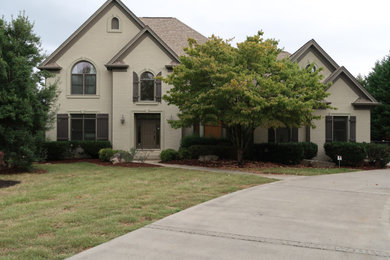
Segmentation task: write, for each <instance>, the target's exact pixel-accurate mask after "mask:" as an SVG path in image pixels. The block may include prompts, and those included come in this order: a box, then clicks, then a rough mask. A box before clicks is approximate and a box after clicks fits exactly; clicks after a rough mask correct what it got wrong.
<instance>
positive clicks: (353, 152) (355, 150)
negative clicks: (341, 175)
mask: <svg viewBox="0 0 390 260" xmlns="http://www.w3.org/2000/svg"><path fill="white" fill-rule="evenodd" d="M324 148H325V153H326V155H328V156H329V157H330V158H331V159H332V161H333V162H334V163H337V164H338V160H337V156H338V155H341V156H342V160H341V161H340V165H342V166H361V165H362V164H363V163H364V159H365V158H366V151H365V145H364V144H363V143H351V142H332V143H325V144H324Z"/></svg>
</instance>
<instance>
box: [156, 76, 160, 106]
mask: <svg viewBox="0 0 390 260" xmlns="http://www.w3.org/2000/svg"><path fill="white" fill-rule="evenodd" d="M157 77H161V72H159V73H158V74H157ZM156 101H157V102H161V79H156Z"/></svg>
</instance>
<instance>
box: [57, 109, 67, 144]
mask: <svg viewBox="0 0 390 260" xmlns="http://www.w3.org/2000/svg"><path fill="white" fill-rule="evenodd" d="M68 120H69V116H68V114H57V141H67V140H68V131H69V130H68Z"/></svg>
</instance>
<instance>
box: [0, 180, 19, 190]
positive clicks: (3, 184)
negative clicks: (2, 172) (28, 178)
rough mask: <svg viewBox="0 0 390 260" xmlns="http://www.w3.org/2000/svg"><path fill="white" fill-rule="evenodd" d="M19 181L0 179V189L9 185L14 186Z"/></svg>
mask: <svg viewBox="0 0 390 260" xmlns="http://www.w3.org/2000/svg"><path fill="white" fill-rule="evenodd" d="M19 183H20V181H12V180H0V189H1V188H8V187H11V186H14V185H16V184H19Z"/></svg>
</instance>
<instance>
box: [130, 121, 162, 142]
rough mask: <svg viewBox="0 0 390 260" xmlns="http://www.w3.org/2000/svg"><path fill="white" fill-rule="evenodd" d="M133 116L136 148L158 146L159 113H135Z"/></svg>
mask: <svg viewBox="0 0 390 260" xmlns="http://www.w3.org/2000/svg"><path fill="white" fill-rule="evenodd" d="M135 118H136V141H137V142H136V143H137V148H140V149H158V148H160V114H136V115H135Z"/></svg>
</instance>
